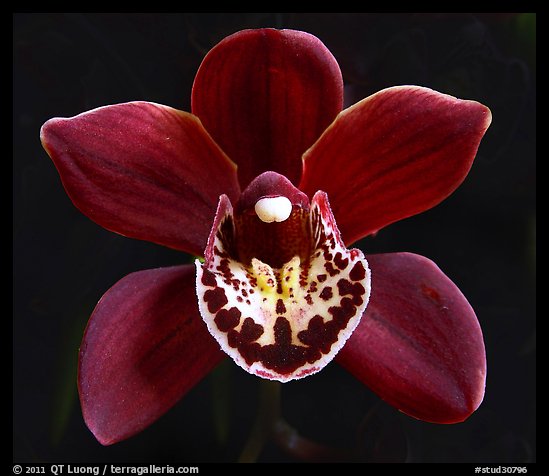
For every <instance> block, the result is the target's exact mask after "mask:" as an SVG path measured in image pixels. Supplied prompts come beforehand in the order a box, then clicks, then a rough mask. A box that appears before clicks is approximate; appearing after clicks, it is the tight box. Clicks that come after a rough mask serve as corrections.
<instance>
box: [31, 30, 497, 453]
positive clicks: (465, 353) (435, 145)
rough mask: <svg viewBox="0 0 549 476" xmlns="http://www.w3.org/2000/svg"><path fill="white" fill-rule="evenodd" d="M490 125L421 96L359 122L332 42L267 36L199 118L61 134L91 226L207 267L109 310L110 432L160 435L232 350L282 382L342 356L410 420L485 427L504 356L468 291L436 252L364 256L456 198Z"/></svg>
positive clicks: (105, 398)
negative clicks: (494, 355)
mask: <svg viewBox="0 0 549 476" xmlns="http://www.w3.org/2000/svg"><path fill="white" fill-rule="evenodd" d="M490 121H491V114H490V111H489V109H488V108H487V107H485V106H484V105H482V104H480V103H478V102H475V101H469V100H460V99H456V98H454V97H451V96H448V95H446V94H442V93H439V92H436V91H433V90H431V89H428V88H424V87H419V86H395V87H390V88H388V89H384V90H382V91H379V92H377V93H376V94H373V95H372V96H370V97H367V98H365V99H363V100H362V101H360V102H358V103H356V104H354V105H353V106H351V107H349V108H347V109H345V110H343V80H342V75H341V71H340V68H339V66H338V64H337V62H336V60H335V58H334V57H333V56H332V54H331V53H330V51H329V50H328V49H327V48H326V47H325V45H324V44H323V43H322V42H321V41H320V40H319V39H317V38H316V37H314V36H312V35H310V34H308V33H304V32H300V31H293V30H275V29H259V30H244V31H240V32H238V33H235V34H233V35H231V36H229V37H227V38H225V39H224V40H222V41H221V42H220V43H219V44H217V45H216V46H215V47H214V48H213V49H212V50H211V51H210V52H209V53H208V54H207V55H206V56H205V58H204V59H203V61H202V64H201V66H200V68H199V70H198V72H197V75H196V78H195V81H194V85H193V89H192V113H189V112H183V111H180V110H177V109H173V108H171V107H168V106H164V105H160V104H155V103H151V102H129V103H124V104H116V105H109V106H104V107H100V108H97V109H93V110H91V111H88V112H84V113H82V114H79V115H77V116H75V117H72V118H54V119H51V120H49V121H48V122H46V123H45V124H44V126H43V127H42V130H41V140H42V144H43V146H44V148H45V150H46V151H47V153H48V154H49V156H50V157H51V159H52V160H53V162H54V164H55V166H56V168H57V170H58V172H59V174H60V177H61V180H62V183H63V186H64V187H65V189H66V191H67V193H68V195H69V197H70V198H71V199H72V201H73V202H74V204H75V205H76V207H78V208H79V209H80V210H81V211H82V212H83V213H84V214H86V215H87V216H88V217H89V218H91V219H92V220H93V221H95V222H96V223H98V224H99V225H101V226H103V227H104V228H106V229H108V230H111V231H113V232H116V233H119V234H122V235H125V236H127V237H130V238H136V239H141V240H148V241H151V242H154V243H157V244H160V245H164V246H167V247H170V248H174V249H176V250H180V251H182V252H186V253H190V254H192V255H194V256H199V257H203V259H200V260H196V262H195V264H194V265H192V264H183V265H175V266H173V267H166V268H158V269H151V270H143V271H137V272H135V273H132V274H130V275H128V276H126V277H124V278H122V279H121V280H120V281H119V282H117V283H116V284H114V286H113V287H112V288H111V289H109V290H108V291H107V292H106V293H105V295H104V296H103V297H102V298H101V300H100V301H99V302H98V304H97V306H96V308H95V310H94V311H93V314H92V315H91V318H90V320H89V322H88V325H87V328H86V330H85V333H84V337H83V340H82V345H81V348H80V353H79V375H78V389H79V395H80V401H81V406H82V412H83V416H84V419H85V421H86V424H87V425H88V427H89V428H90V430H91V431H92V432H93V434H94V435H95V437H96V438H97V440H98V441H99V442H101V443H102V444H105V445H106V444H112V443H115V442H118V441H121V440H123V439H126V438H129V437H131V436H132V435H135V434H136V433H138V432H140V431H142V430H143V429H144V428H146V427H147V426H149V425H150V424H151V423H153V422H154V421H155V420H157V419H158V418H159V417H160V416H161V415H163V414H164V413H165V412H166V411H167V410H168V409H170V408H171V407H172V406H173V405H174V404H175V403H176V402H178V401H179V400H180V399H181V398H182V396H183V395H184V394H185V393H186V392H188V391H189V390H190V389H191V388H192V387H193V386H194V385H195V384H197V382H199V381H200V380H201V379H202V378H203V377H204V376H205V375H207V374H208V373H209V372H210V371H211V370H212V369H213V368H214V367H215V366H216V365H217V364H218V363H219V362H220V361H221V360H223V359H224V358H225V357H226V356H227V355H228V356H229V357H231V358H232V359H233V361H234V362H235V363H236V364H237V365H239V366H240V367H242V368H243V369H244V370H246V371H247V372H249V373H251V374H254V375H257V376H258V377H261V378H265V379H271V380H278V381H281V382H287V381H291V380H293V379H298V378H303V377H306V376H308V375H311V374H314V373H315V372H318V371H320V370H321V369H322V368H324V367H325V366H326V365H327V364H328V363H329V362H331V361H332V360H334V359H335V361H336V362H338V363H339V364H341V365H342V366H343V367H345V368H346V369H348V370H349V371H350V372H351V373H352V374H354V375H355V376H356V378H358V379H359V380H360V381H361V382H363V383H364V384H365V385H366V386H368V387H369V388H370V389H372V390H373V391H374V392H376V393H377V394H378V395H379V396H380V397H381V398H382V399H383V400H385V401H386V402H388V403H389V404H391V405H393V406H394V407H396V408H398V409H399V410H401V411H402V412H404V413H406V414H408V415H410V416H413V417H415V418H418V419H421V420H425V421H429V422H437V423H454V422H459V421H463V420H464V419H466V418H467V417H468V416H469V415H471V413H472V412H474V411H475V410H476V408H477V407H478V406H479V405H480V403H481V401H482V399H483V395H484V387H485V376H486V359H485V350H484V343H483V337H482V332H481V329H480V326H479V323H478V321H477V318H476V316H475V313H474V311H473V309H472V308H471V306H470V305H469V303H468V302H467V300H466V298H465V297H464V296H463V294H462V293H461V292H460V290H459V289H458V287H457V286H456V285H455V284H454V283H453V282H452V281H451V280H450V279H449V278H448V277H447V276H446V275H445V274H444V273H443V272H442V271H441V270H440V269H439V268H438V267H437V266H436V265H435V264H434V263H433V262H432V261H430V260H429V259H428V258H425V257H422V256H419V255H416V254H412V253H387V254H377V255H367V256H365V255H364V254H363V252H362V251H361V250H359V249H356V248H350V246H351V245H352V244H353V243H355V242H356V241H358V240H360V239H362V238H364V237H366V236H370V235H374V234H376V233H377V231H378V230H380V229H382V228H384V227H385V226H387V225H389V224H391V223H393V222H396V221H398V220H402V219H404V218H407V217H410V216H412V215H415V214H417V213H420V212H422V211H425V210H427V209H429V208H431V207H433V206H435V205H437V204H438V203H440V202H441V201H442V200H443V199H445V198H446V197H447V196H448V195H450V194H451V193H452V192H453V191H454V190H455V189H456V188H457V187H458V186H459V185H460V183H461V182H462V181H463V180H464V179H465V177H466V175H467V174H468V172H469V169H470V167H471V165H472V162H473V160H474V157H475V155H476V153H477V149H478V147H479V144H480V141H481V139H482V137H483V135H484V133H485V131H486V129H487V128H488V126H489V124H490Z"/></svg>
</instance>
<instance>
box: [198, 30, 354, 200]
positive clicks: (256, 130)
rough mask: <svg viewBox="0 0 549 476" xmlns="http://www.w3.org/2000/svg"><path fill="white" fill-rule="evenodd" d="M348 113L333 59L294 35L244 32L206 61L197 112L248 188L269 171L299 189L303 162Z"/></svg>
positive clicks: (315, 40)
mask: <svg viewBox="0 0 549 476" xmlns="http://www.w3.org/2000/svg"><path fill="white" fill-rule="evenodd" d="M342 107H343V81H342V78H341V71H340V69H339V66H338V64H337V62H336V60H335V58H334V57H333V56H332V54H331V53H330V51H328V49H327V48H326V47H325V46H324V44H323V43H322V42H321V41H320V40H319V39H318V38H316V37H314V36H312V35H310V34H308V33H304V32H301V31H293V30H274V29H259V30H244V31H241V32H238V33H235V34H234V35H231V36H229V37H228V38H225V39H224V40H223V41H221V42H220V43H219V44H218V45H216V46H215V47H214V48H213V49H212V50H211V51H210V52H209V53H208V54H207V55H206V57H205V58H204V60H203V62H202V65H201V66H200V69H199V70H198V73H197V75H196V78H195V82H194V86H193V94H192V110H193V113H194V114H196V115H197V116H198V117H199V118H200V119H201V121H202V122H203V123H204V127H206V129H207V130H208V132H210V134H212V137H213V138H214V139H215V140H216V141H217V143H218V144H219V145H220V146H221V148H222V149H223V150H224V151H225V152H226V153H227V154H228V156H229V157H230V158H231V159H232V160H234V161H235V162H236V163H237V164H238V174H239V179H240V184H241V185H242V188H243V189H244V188H245V186H246V185H247V184H248V183H249V182H250V181H251V180H252V179H253V178H254V177H256V176H257V175H259V174H260V173H262V172H265V171H267V170H273V171H275V172H279V173H281V174H283V175H285V176H286V177H288V179H290V181H292V182H293V183H294V185H296V184H297V183H298V182H299V178H300V176H301V167H302V165H301V156H302V154H303V153H304V152H305V150H307V148H308V147H310V146H311V145H312V144H313V143H314V142H315V141H316V140H317V139H318V137H319V136H320V134H321V133H322V132H323V131H324V130H325V129H326V127H328V125H329V124H330V123H331V122H332V121H333V120H334V118H335V117H336V115H337V114H338V113H339V112H340V111H341V108H342Z"/></svg>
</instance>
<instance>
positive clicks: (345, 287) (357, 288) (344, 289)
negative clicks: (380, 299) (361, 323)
mask: <svg viewBox="0 0 549 476" xmlns="http://www.w3.org/2000/svg"><path fill="white" fill-rule="evenodd" d="M337 289H338V291H339V295H340V296H346V295H348V294H351V295H352V296H353V302H354V303H355V304H356V305H360V304H362V296H364V293H365V292H366V290H365V289H364V286H362V284H360V283H351V282H350V281H348V280H347V279H340V280H339V281H338V282H337Z"/></svg>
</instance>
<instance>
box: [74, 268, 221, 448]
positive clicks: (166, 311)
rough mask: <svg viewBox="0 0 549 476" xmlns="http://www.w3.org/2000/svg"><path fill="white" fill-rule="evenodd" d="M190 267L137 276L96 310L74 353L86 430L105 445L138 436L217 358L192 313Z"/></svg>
mask: <svg viewBox="0 0 549 476" xmlns="http://www.w3.org/2000/svg"><path fill="white" fill-rule="evenodd" d="M194 275H195V271H194V267H193V266H189V265H185V266H176V267H172V268H159V269H151V270H147V271H139V272H136V273H133V274H130V275H128V276H126V277H125V278H123V279H121V280H120V281H119V282H118V283H116V284H115V285H114V286H113V287H112V288H111V289H110V290H109V291H107V293H106V294H105V295H104V296H103V298H102V299H101V300H100V301H99V303H98V304H97V307H96V308H95V310H94V312H93V314H92V316H91V318H90V321H89V323H88V327H87V328H86V332H85V334H84V339H83V341H82V347H81V349H80V367H79V382H78V387H79V392H80V401H81V404H82V412H83V415H84V419H85V421H86V424H87V425H88V427H89V428H90V430H91V431H92V433H93V434H94V435H95V437H96V438H97V439H98V440H99V442H101V443H102V444H104V445H108V444H112V443H116V442H118V441H121V440H123V439H126V438H129V437H130V436H133V435H135V434H136V433H138V432H140V431H141V430H143V429H144V428H146V427H147V426H149V425H150V424H151V423H153V422H154V421H155V420H157V419H158V418H159V417H160V416H161V415H162V414H164V413H165V412H166V411H167V410H168V409H170V408H171V407H172V406H173V405H174V404H175V403H176V402H177V401H178V400H179V399H180V398H181V397H182V396H183V395H184V394H185V393H186V392H187V391H188V390H190V389H191V388H192V387H193V386H194V385H195V384H196V383H197V382H198V381H199V380H201V379H202V378H203V377H204V376H205V375H206V374H207V373H208V372H209V371H210V370H211V369H212V368H213V367H214V366H215V365H216V364H217V363H218V362H219V361H220V360H221V359H222V358H223V356H224V354H223V352H222V351H221V350H220V349H219V346H218V345H217V344H216V342H215V341H214V340H213V338H212V337H211V336H210V334H209V333H208V330H207V329H206V326H205V325H204V323H203V322H202V319H201V318H200V315H199V313H198V307H197V300H196V295H195V290H194V279H195V278H194Z"/></svg>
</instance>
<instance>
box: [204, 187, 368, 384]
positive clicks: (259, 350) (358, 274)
mask: <svg viewBox="0 0 549 476" xmlns="http://www.w3.org/2000/svg"><path fill="white" fill-rule="evenodd" d="M307 208H308V209H307V210H306V209H304V208H302V207H300V206H297V207H294V210H293V211H292V215H291V216H290V218H289V219H288V220H287V221H284V222H281V223H273V224H265V223H261V224H259V222H260V220H259V219H258V218H257V217H255V218H254V217H253V216H252V215H250V214H246V213H244V212H243V213H242V214H241V215H239V214H238V213H236V212H234V211H233V208H232V205H231V203H230V201H229V199H228V198H227V197H221V199H220V203H219V207H218V211H217V214H216V218H215V220H214V227H213V229H212V234H211V235H210V240H209V243H208V248H207V250H206V253H205V255H206V261H205V262H204V263H200V262H198V261H197V263H196V265H197V292H198V296H199V308H200V312H201V315H202V318H203V319H204V321H205V323H206V325H207V327H208V329H209V331H210V333H211V334H212V335H213V336H214V337H215V339H216V340H217V342H218V343H219V345H220V346H221V348H222V349H223V350H224V351H225V352H226V353H227V354H228V355H229V356H231V357H232V358H233V360H234V361H235V362H236V363H237V364H238V365H240V366H241V367H242V368H244V369H245V370H246V371H248V372H250V373H252V374H255V375H257V376H259V377H263V378H268V379H273V380H279V381H283V382H286V381H289V380H293V379H298V378H302V377H305V376H307V375H310V374H312V373H315V372H318V371H319V370H320V369H322V368H323V367H324V366H325V365H327V364H328V363H329V362H330V361H331V360H332V359H333V358H334V357H335V355H336V354H337V352H338V351H339V350H340V349H341V347H342V346H343V344H344V343H345V341H346V340H347V339H348V338H349V337H350V335H351V334H352V332H353V331H354V329H355V328H356V326H357V325H358V323H359V322H360V319H361V317H362V315H363V313H364V310H365V308H366V305H367V303H368V299H369V295H370V271H369V268H368V263H367V262H366V260H365V258H364V256H363V254H362V252H361V251H360V250H357V249H352V250H347V249H346V248H345V246H344V244H343V242H342V241H341V238H340V236H339V231H338V230H337V226H336V224H335V220H334V218H333V215H332V213H331V210H330V207H329V203H328V199H327V196H326V194H325V193H323V192H318V193H317V194H315V196H314V197H313V200H312V202H311V204H310V208H309V207H307ZM242 216H245V217H246V218H245V219H242ZM252 220H255V221H256V222H257V223H258V224H259V226H266V227H272V226H273V225H276V226H278V228H279V229H278V234H277V233H274V236H275V239H274V241H273V242H270V244H269V246H267V247H264V246H261V243H264V240H260V244H259V245H257V247H255V248H254V247H253V246H250V247H249V248H250V249H254V252H255V254H256V255H261V254H262V253H263V256H262V258H264V259H265V261H263V260H262V259H259V258H257V257H250V256H249V254H247V253H246V252H243V251H242V249H241V248H240V247H239V246H238V243H242V239H241V238H239V237H240V236H241V235H242V234H243V233H245V232H246V227H249V226H251V225H250V223H251V222H252ZM296 227H298V228H303V229H306V230H308V232H307V233H305V234H303V233H302V234H301V235H300V239H290V240H287V239H286V240H285V239H282V237H286V238H287V237H288V236H294V235H295V228H296ZM248 231H249V230H248ZM250 235H251V236H255V237H257V236H258V235H260V236H261V234H258V233H257V232H255V230H254V232H253V233H250ZM277 236H278V237H281V239H280V240H279V241H280V243H279V245H281V246H279V248H278V249H275V250H274V251H273V248H272V246H271V245H273V243H274V244H276V241H277V240H276V237H277ZM295 236H297V235H295ZM296 243H297V245H296ZM258 251H259V252H258ZM280 256H282V257H283V259H281V258H280Z"/></svg>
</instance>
